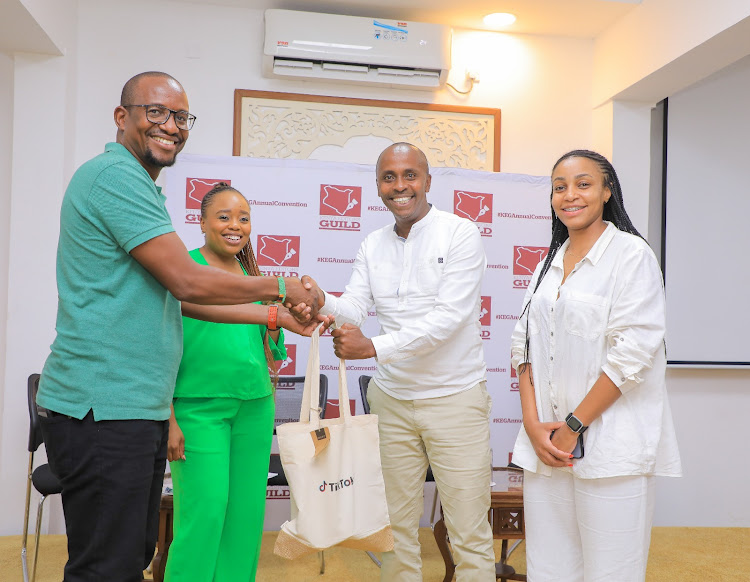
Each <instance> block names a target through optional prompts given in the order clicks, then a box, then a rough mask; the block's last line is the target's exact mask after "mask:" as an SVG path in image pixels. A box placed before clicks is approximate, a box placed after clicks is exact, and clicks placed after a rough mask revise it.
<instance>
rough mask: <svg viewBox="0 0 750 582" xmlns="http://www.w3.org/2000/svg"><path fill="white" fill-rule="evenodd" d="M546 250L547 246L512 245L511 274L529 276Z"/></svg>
mask: <svg viewBox="0 0 750 582" xmlns="http://www.w3.org/2000/svg"><path fill="white" fill-rule="evenodd" d="M548 252H549V247H526V246H523V247H513V274H514V275H528V276H529V277H530V276H531V275H533V274H534V269H536V266H537V265H538V264H539V262H540V261H542V260H544V258H545V257H546V256H547V253H548Z"/></svg>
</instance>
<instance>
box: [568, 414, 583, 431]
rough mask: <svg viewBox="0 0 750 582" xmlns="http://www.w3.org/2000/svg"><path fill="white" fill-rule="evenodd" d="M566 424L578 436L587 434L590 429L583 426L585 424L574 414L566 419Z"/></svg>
mask: <svg viewBox="0 0 750 582" xmlns="http://www.w3.org/2000/svg"><path fill="white" fill-rule="evenodd" d="M565 424H567V425H568V428H569V429H570V430H572V431H573V432H575V433H578V434H583V433H585V432H586V429H587V428H588V427H587V426H583V423H582V422H581V421H580V420H578V417H577V416H575V415H574V414H573V413H572V412H571V413H570V414H568V416H566V417H565Z"/></svg>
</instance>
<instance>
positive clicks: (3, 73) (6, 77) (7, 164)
mask: <svg viewBox="0 0 750 582" xmlns="http://www.w3.org/2000/svg"><path fill="white" fill-rule="evenodd" d="M12 152H13V58H12V57H11V56H9V55H6V54H3V53H0V370H4V369H5V346H6V329H5V326H6V323H7V316H8V313H7V309H6V307H7V304H8V239H9V231H10V186H11V169H12V167H13V166H12V163H11V161H12ZM3 409H4V399H3V397H2V394H1V393H0V418H2V417H3ZM0 443H2V440H1V437H0ZM2 462H3V461H2V449H0V467H2Z"/></svg>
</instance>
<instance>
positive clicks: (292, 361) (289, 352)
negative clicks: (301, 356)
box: [276, 344, 297, 376]
mask: <svg viewBox="0 0 750 582" xmlns="http://www.w3.org/2000/svg"><path fill="white" fill-rule="evenodd" d="M284 345H285V346H286V360H281V361H279V362H276V369H277V370H278V372H279V376H296V375H297V345H296V344H284Z"/></svg>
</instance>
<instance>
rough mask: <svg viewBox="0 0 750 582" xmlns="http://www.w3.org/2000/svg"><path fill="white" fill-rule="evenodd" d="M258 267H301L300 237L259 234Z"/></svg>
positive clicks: (257, 246) (257, 247)
mask: <svg viewBox="0 0 750 582" xmlns="http://www.w3.org/2000/svg"><path fill="white" fill-rule="evenodd" d="M255 248H256V249H258V250H257V252H258V256H257V260H258V265H259V266H260V265H263V266H267V267H299V237H298V236H286V235H284V236H280V235H271V234H259V235H258V244H257V245H256V247H255Z"/></svg>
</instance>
